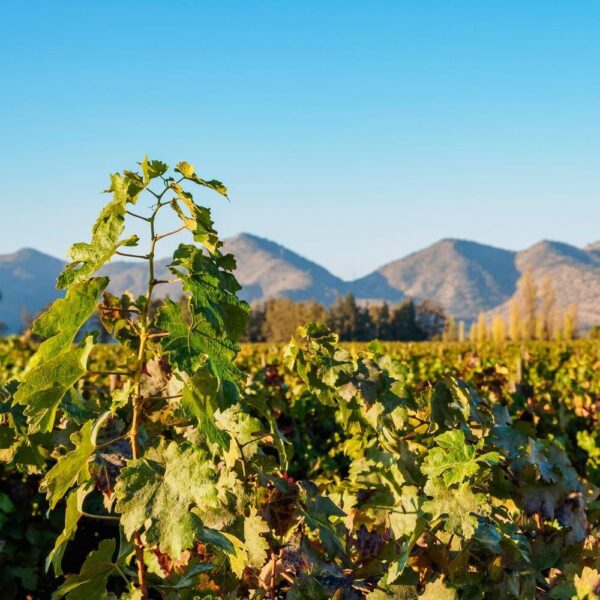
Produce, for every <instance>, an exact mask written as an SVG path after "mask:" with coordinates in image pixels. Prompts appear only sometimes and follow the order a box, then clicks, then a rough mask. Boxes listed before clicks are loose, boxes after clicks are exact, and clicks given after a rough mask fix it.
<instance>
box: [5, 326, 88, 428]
mask: <svg viewBox="0 0 600 600" xmlns="http://www.w3.org/2000/svg"><path fill="white" fill-rule="evenodd" d="M92 347H93V341H92V338H91V337H87V338H86V339H85V341H84V342H82V344H80V345H79V346H78V347H77V348H75V349H73V350H68V351H66V352H63V353H62V354H59V355H58V356H55V357H54V358H50V359H48V360H46V361H45V362H43V363H42V364H40V365H38V366H37V367H36V368H35V369H32V370H31V371H29V372H28V373H27V374H26V375H25V377H24V380H23V381H22V382H21V384H20V385H19V388H18V390H17V392H16V393H15V395H14V401H15V403H17V404H23V405H26V406H27V408H26V409H25V415H26V416H27V422H28V424H29V430H28V431H29V434H30V435H31V434H33V433H36V432H49V431H52V428H53V427H54V420H55V418H56V411H57V409H58V406H59V404H60V402H61V400H62V399H63V397H64V395H65V394H66V393H67V391H68V390H69V388H70V387H71V386H72V385H74V384H75V383H76V382H77V381H78V380H79V379H80V377H82V375H84V374H85V372H86V365H87V359H88V356H89V354H90V352H91V350H92Z"/></svg>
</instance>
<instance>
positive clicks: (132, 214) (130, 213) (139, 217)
mask: <svg viewBox="0 0 600 600" xmlns="http://www.w3.org/2000/svg"><path fill="white" fill-rule="evenodd" d="M125 212H126V213H127V214H128V215H131V216H132V217H135V218H136V219H141V220H142V221H149V220H150V219H149V218H148V217H144V216H142V215H138V214H137V213H134V212H132V211H130V210H126V211H125Z"/></svg>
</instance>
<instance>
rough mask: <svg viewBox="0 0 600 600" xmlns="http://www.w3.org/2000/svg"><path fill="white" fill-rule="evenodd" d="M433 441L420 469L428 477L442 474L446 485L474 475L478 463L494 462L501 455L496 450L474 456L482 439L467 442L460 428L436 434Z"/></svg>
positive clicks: (478, 466) (499, 459) (498, 459)
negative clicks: (473, 443)
mask: <svg viewBox="0 0 600 600" xmlns="http://www.w3.org/2000/svg"><path fill="white" fill-rule="evenodd" d="M435 442H436V444H437V447H434V448H431V449H430V450H429V453H428V454H427V456H426V457H425V460H424V461H423V465H422V466H421V471H422V472H423V473H424V474H425V475H428V476H429V477H438V476H442V477H443V479H444V482H445V483H446V485H452V484H453V483H460V482H461V481H463V480H464V479H466V478H467V477H469V476H471V475H475V474H476V473H477V472H478V471H479V468H480V465H479V463H482V462H483V463H487V464H494V463H497V462H499V461H501V460H502V455H501V454H499V453H498V452H487V453H485V454H481V455H479V456H475V454H476V451H477V450H478V449H480V448H481V446H482V445H483V441H482V440H480V441H479V443H478V444H477V445H469V444H467V441H466V439H465V434H464V433H463V432H462V431H461V430H460V429H453V430H451V431H446V432H445V433H442V434H441V435H438V436H437V437H436V438H435Z"/></svg>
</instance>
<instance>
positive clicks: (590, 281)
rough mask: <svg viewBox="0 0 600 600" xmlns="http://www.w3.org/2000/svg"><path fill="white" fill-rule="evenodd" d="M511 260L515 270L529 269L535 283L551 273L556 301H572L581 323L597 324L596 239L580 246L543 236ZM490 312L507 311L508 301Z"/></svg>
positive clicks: (599, 253)
mask: <svg viewBox="0 0 600 600" xmlns="http://www.w3.org/2000/svg"><path fill="white" fill-rule="evenodd" d="M515 264H516V266H517V269H518V270H519V273H524V272H525V271H526V270H527V269H531V270H532V272H533V274H534V277H535V279H536V280H537V282H538V283H541V281H542V279H543V278H544V277H545V276H546V275H548V276H549V277H551V279H552V281H553V282H554V286H555V288H556V297H557V304H558V305H559V306H560V307H562V308H563V309H564V308H566V307H567V306H568V305H569V304H570V303H573V304H576V305H577V308H578V319H579V321H580V323H581V324H582V325H583V326H584V327H587V326H590V325H595V324H600V243H596V244H591V245H589V246H587V247H586V248H585V249H583V250H582V249H580V248H576V247H575V246H570V245H569V244H563V243H562V242H552V241H547V240H546V241H542V242H539V243H537V244H535V245H533V246H531V247H530V248H527V250H523V251H522V252H519V253H518V254H517V255H516V260H515ZM494 312H500V313H502V314H507V313H508V302H505V303H503V304H502V305H501V306H498V307H495V310H494Z"/></svg>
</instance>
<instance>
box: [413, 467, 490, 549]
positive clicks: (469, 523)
mask: <svg viewBox="0 0 600 600" xmlns="http://www.w3.org/2000/svg"><path fill="white" fill-rule="evenodd" d="M424 491H425V493H426V494H427V495H428V496H433V499H432V500H427V501H425V502H424V503H423V511H424V512H425V513H428V514H430V515H431V518H432V520H436V519H439V518H440V517H443V521H444V529H445V530H446V531H447V532H448V533H456V534H459V535H461V536H463V537H464V538H465V539H467V540H468V539H470V538H471V537H473V534H474V533H475V529H476V528H477V524H478V520H477V517H476V516H475V515H486V514H488V513H489V512H490V506H489V505H488V504H487V503H486V496H485V494H474V493H473V491H472V490H471V487H470V486H469V484H467V483H461V484H460V485H459V486H458V487H457V488H454V487H448V486H447V485H446V484H445V483H444V482H443V480H442V479H441V478H437V479H430V480H429V481H427V483H426V484H425V488H424Z"/></svg>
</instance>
